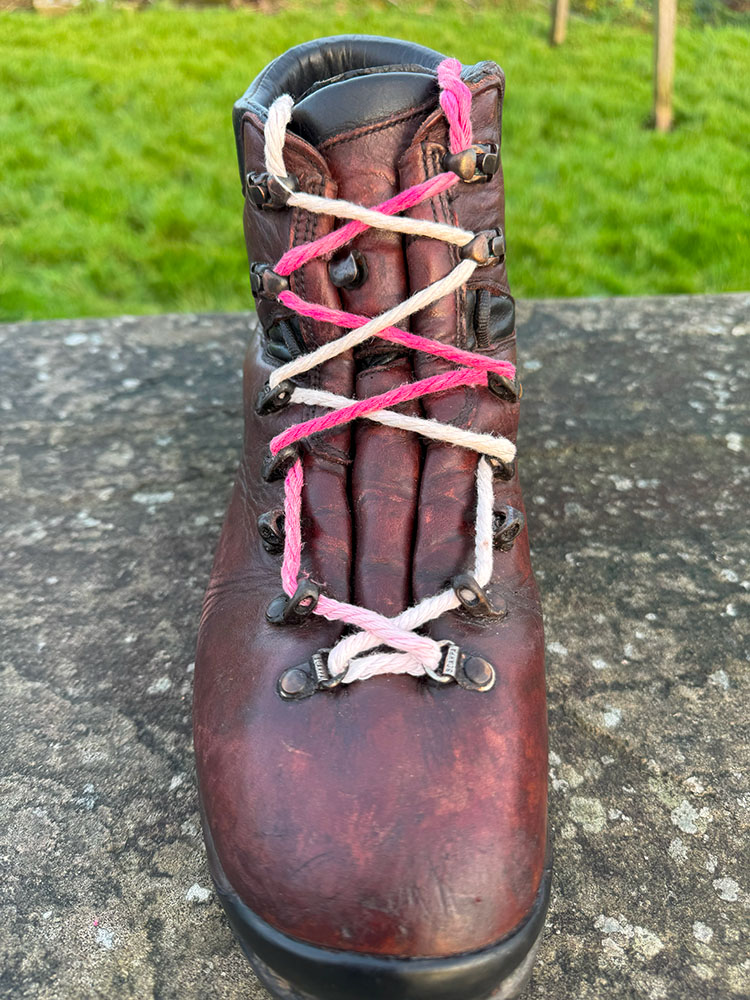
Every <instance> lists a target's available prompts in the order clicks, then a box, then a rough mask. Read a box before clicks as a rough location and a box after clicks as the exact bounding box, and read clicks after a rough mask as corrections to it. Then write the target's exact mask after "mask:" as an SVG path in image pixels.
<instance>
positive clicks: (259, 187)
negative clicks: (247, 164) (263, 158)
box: [245, 173, 297, 211]
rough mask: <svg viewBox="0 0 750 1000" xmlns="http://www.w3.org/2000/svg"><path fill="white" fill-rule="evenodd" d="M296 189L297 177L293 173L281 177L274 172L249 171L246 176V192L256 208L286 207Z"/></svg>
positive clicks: (275, 208)
mask: <svg viewBox="0 0 750 1000" xmlns="http://www.w3.org/2000/svg"><path fill="white" fill-rule="evenodd" d="M296 190H297V178H296V177H295V176H294V175H293V174H288V175H287V176H286V177H284V178H283V179H281V178H278V177H276V176H275V175H274V174H267V173H249V174H248V175H247V177H246V178H245V192H246V194H247V197H248V198H249V200H250V201H251V202H252V204H253V205H254V206H255V207H256V208H261V209H271V210H273V211H277V210H279V209H281V208H285V207H286V203H287V202H288V201H289V196H290V195H291V194H293V193H294V192H295V191H296Z"/></svg>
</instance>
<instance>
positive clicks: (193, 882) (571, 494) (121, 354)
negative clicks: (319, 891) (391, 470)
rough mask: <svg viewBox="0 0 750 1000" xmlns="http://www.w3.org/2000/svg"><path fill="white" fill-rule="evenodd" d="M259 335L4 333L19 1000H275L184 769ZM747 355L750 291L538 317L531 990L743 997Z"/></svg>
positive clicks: (8, 743) (6, 908) (528, 310)
mask: <svg viewBox="0 0 750 1000" xmlns="http://www.w3.org/2000/svg"><path fill="white" fill-rule="evenodd" d="M251 322H253V320H252V318H251V316H250V315H231V316H166V317H165V316H161V317H151V318H139V319H134V318H128V317H124V318H120V319H113V320H106V321H99V320H83V321H74V322H55V323H37V324H26V325H6V326H4V327H0V349H1V352H2V353H1V355H0V356H1V357H2V365H1V366H0V368H1V369H2V370H1V371H0V383H1V384H0V421H1V424H2V435H1V448H2V451H1V454H0V497H1V505H2V506H1V508H0V537H1V538H2V562H1V563H0V567H1V569H0V573H1V574H2V580H3V590H2V597H1V598H0V628H2V639H1V645H0V659H1V661H2V671H3V672H2V689H1V690H0V713H1V714H0V717H1V718H2V726H1V727H0V741H1V744H0V746H1V752H2V770H3V772H4V776H3V778H2V794H1V798H0V801H1V802H2V810H3V815H2V817H0V853H1V854H2V880H1V882H0V899H1V903H0V906H1V909H2V919H1V921H0V940H1V941H2V963H1V965H0V970H1V971H0V995H1V996H2V997H12V998H14V1000H18V998H22V997H34V998H39V1000H60V998H64V1000H79V998H80V1000H90V998H99V997H106V998H108V1000H112V998H116V1000H119V998H137V1000H147V998H159V1000H171V998H180V1000H198V998H200V1000H214V998H215V1000H239V998H256V1000H260V998H263V997H265V994H264V992H263V990H262V989H261V988H260V987H259V986H258V985H257V983H256V981H255V980H254V979H253V976H252V974H251V972H250V970H249V968H248V966H247V965H246V963H245V961H244V959H243V958H242V957H241V955H240V953H239V950H238V948H237V947H236V946H235V945H234V944H233V942H232V939H231V936H230V933H229V929H228V926H227V923H226V921H225V920H224V918H223V916H222V912H221V910H220V908H219V906H218V904H217V902H216V901H215V898H214V896H213V894H212V891H211V884H210V881H209V876H208V872H207V870H206V864H205V860H204V855H203V848H202V843H201V836H200V832H199V824H198V816H197V813H196V796H195V787H194V779H193V764H192V758H191V749H190V693H191V667H192V662H191V661H192V659H193V643H194V637H195V632H196V622H197V615H198V611H199V607H200V602H201V596H202V591H203V587H204V585H205V583H206V579H207V576H208V571H209V566H210V563H211V558H212V552H213V549H214V545H215V543H216V539H217V536H218V532H219V526H220V522H221V519H222V516H223V513H224V506H225V501H226V499H227V494H228V491H229V487H230V483H231V480H232V477H233V473H234V466H235V462H236V459H237V456H238V451H239V445H240V436H241V417H240V381H239V377H238V372H239V368H240V364H241V360H242V353H243V343H244V341H245V339H246V333H247V328H248V324H249V323H251ZM749 347H750V296H743V295H730V296H714V297H694V298H672V299H640V300H638V299H632V300H625V299H623V300H615V301H568V302H532V303H527V304H525V305H524V306H522V308H521V310H520V350H521V354H522V358H523V366H522V372H523V382H524V388H525V397H524V407H523V411H522V437H521V442H520V453H521V473H522V478H523V481H524V483H525V489H526V495H527V498H528V507H529V517H530V526H531V534H532V542H533V545H534V549H535V565H536V569H537V573H538V576H539V580H540V584H541V587H542V591H543V596H544V601H545V611H546V619H547V636H548V646H549V656H548V667H549V687H550V722H551V731H552V751H553V752H552V763H551V779H552V784H551V791H550V808H551V822H552V827H553V830H554V833H555V838H556V852H557V867H556V877H555V883H554V898H553V903H552V910H551V916H550V922H549V932H548V935H547V938H546V941H545V944H544V946H543V949H542V952H541V957H540V961H539V964H538V966H537V970H536V972H535V975H534V979H533V982H532V986H531V988H530V991H529V993H528V996H529V998H531V1000H542V998H544V1000H563V998H567V997H570V998H575V1000H586V998H599V997H602V998H610V997H611V998H617V1000H625V998H630V997H638V998H649V1000H672V998H683V997H684V998H688V997H689V998H693V997H702V998H707V1000H713V998H717V1000H718V998H722V1000H723V998H734V997H748V996H750V962H749V961H748V943H747V931H748V901H749V895H748V890H750V871H749V870H748V806H750V792H749V789H748V780H747V765H748V755H747V735H748V729H747V718H748V701H747V691H748V677H747V664H748V658H750V636H749V635H748V621H749V615H748V610H749V608H750V565H748V563H749V561H750V545H749V544H748V539H749V531H748V510H749V509H750V471H749V469H748V452H747V446H748V442H749V441H750V436H749V435H750V428H749V427H748V409H747V405H748V401H749V400H750V391H749V387H748V381H749V379H748V375H749V374H750V351H749Z"/></svg>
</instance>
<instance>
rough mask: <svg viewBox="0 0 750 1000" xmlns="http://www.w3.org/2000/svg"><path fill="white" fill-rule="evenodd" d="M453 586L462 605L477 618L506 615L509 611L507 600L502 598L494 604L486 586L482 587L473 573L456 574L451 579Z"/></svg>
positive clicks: (502, 616)
mask: <svg viewBox="0 0 750 1000" xmlns="http://www.w3.org/2000/svg"><path fill="white" fill-rule="evenodd" d="M451 586H452V587H453V589H454V591H455V592H456V597H457V598H458V599H459V601H460V602H461V607H462V608H463V609H464V611H468V612H469V614H470V615H473V616H474V617H475V618H479V617H482V618H504V617H505V615H506V613H507V609H506V606H505V601H503V600H502V599H500V600H499V601H498V602H497V603H496V604H493V603H492V601H491V600H490V599H489V597H488V596H487V592H486V590H485V589H484V587H480V585H479V584H478V583H477V579H476V577H475V576H472V574H471V573H459V574H458V575H457V576H454V577H453V579H452V580H451Z"/></svg>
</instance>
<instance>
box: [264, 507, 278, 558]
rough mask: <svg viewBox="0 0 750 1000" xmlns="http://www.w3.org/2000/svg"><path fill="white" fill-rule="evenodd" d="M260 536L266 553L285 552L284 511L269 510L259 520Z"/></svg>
mask: <svg viewBox="0 0 750 1000" xmlns="http://www.w3.org/2000/svg"><path fill="white" fill-rule="evenodd" d="M258 534H259V535H260V540H261V542H262V543H263V548H264V549H265V550H266V552H270V553H271V554H272V555H276V554H278V553H279V552H283V551H284V511H283V510H267V511H266V512H265V513H264V514H261V515H260V517H259V518H258Z"/></svg>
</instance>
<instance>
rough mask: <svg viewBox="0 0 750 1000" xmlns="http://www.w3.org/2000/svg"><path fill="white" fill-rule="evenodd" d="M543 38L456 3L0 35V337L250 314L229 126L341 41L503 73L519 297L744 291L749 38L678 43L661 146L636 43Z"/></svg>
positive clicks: (507, 18)
mask: <svg viewBox="0 0 750 1000" xmlns="http://www.w3.org/2000/svg"><path fill="white" fill-rule="evenodd" d="M547 26H548V14H547V9H546V6H543V7H542V6H528V5H527V6H518V5H517V4H514V3H512V2H506V3H500V4H492V5H489V4H482V3H480V4H479V5H475V6H473V7H470V6H468V5H467V4H466V3H463V2H460V0H455V2H452V3H447V2H433V3H422V4H421V6H419V7H417V6H415V5H414V4H412V3H410V2H406V0H405V2H404V3H403V4H401V5H395V4H389V3H377V2H373V0H362V2H352V0H341V2H339V3H335V4H333V3H321V2H320V0H308V2H307V3H305V4H304V5H299V6H297V5H289V6H287V7H286V8H285V9H283V10H282V11H281V12H280V13H277V14H269V13H260V12H257V11H253V10H251V9H240V10H230V9H224V8H221V9H210V10H206V9H203V10H195V9H185V8H181V9H166V8H153V9H146V10H142V11H133V10H112V9H105V10H100V11H94V12H90V11H89V12H76V13H73V14H69V15H67V16H65V17H58V18H54V19H44V18H41V17H39V16H36V15H33V14H23V13H14V14H0V177H1V178H2V181H1V182H0V319H4V320H13V319H19V318H31V319H39V318H46V317H56V316H84V315H112V314H117V313H124V312H127V313H144V312H164V311H194V310H234V309H244V308H247V307H248V306H249V304H250V302H251V298H250V295H249V286H248V281H247V269H246V262H245V259H244V248H243V244H242V235H241V229H242V227H241V200H240V199H241V195H240V190H239V182H238V176H237V172H236V166H235V162H234V149H233V138H232V134H231V126H230V109H231V105H232V103H233V101H234V100H235V98H236V97H238V96H239V94H241V93H242V92H243V91H244V89H245V88H246V86H247V84H248V83H249V81H250V80H251V79H252V78H253V76H254V75H255V74H256V73H257V72H258V70H259V69H261V67H262V66H263V65H264V64H265V63H266V62H267V61H268V60H269V59H271V58H272V57H273V56H275V55H277V54H278V53H279V52H281V51H282V50H284V49H285V48H287V47H288V46H290V45H292V44H294V43H297V42H301V41H304V40H307V39H310V38H314V37H316V36H317V35H322V34H327V33H337V32H352V31H357V32H369V33H375V34H392V35H398V36H402V37H406V38H411V39H414V40H416V41H420V42H423V43H426V44H428V45H430V46H432V47H433V48H437V49H440V50H442V51H444V52H448V53H451V54H455V55H457V56H459V58H461V59H462V60H463V61H464V62H472V61H475V60H478V59H483V58H493V59H496V60H497V61H498V62H500V63H501V65H502V66H503V67H504V69H505V70H506V73H507V78H508V89H507V100H506V114H505V130H504V140H503V141H504V146H503V151H504V165H505V170H506V183H507V191H508V211H507V230H508V243H509V254H510V255H509V268H510V277H511V282H512V287H513V289H514V291H515V293H516V294H517V295H519V296H524V297H531V296H570V295H574V296H577V295H619V294H648V293H666V292H709V291H710V292H720V291H731V290H738V289H742V288H747V287H748V285H750V281H748V277H749V272H750V267H749V266H748V262H749V261H750V225H749V224H748V210H749V209H750V203H749V200H750V199H749V195H748V190H749V188H748V181H747V179H748V177H749V176H750V149H749V147H748V142H747V137H748V135H750V89H748V88H747V87H743V85H742V81H743V79H745V78H746V70H747V53H748V34H747V31H745V30H743V29H742V28H738V27H722V28H701V27H694V26H691V25H685V24H682V25H681V26H680V28H679V29H678V39H677V71H676V110H677V128H676V129H675V130H674V131H673V132H672V133H671V134H669V135H657V134H655V133H654V132H653V131H651V130H649V129H648V128H646V127H645V124H646V119H647V116H648V114H649V109H650V101H651V37H650V34H649V32H648V31H646V30H644V28H643V27H642V26H639V25H637V24H635V25H633V24H617V25H613V24H612V23H606V22H605V23H603V22H596V21H587V20H585V19H582V18H574V19H573V21H572V22H571V26H570V31H569V40H568V42H567V43H566V45H565V46H564V47H563V48H561V49H558V50H552V49H550V48H549V47H548V45H547V42H546V33H547Z"/></svg>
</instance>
